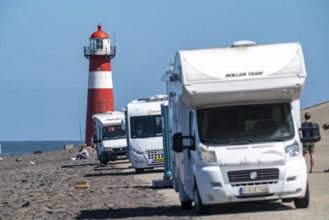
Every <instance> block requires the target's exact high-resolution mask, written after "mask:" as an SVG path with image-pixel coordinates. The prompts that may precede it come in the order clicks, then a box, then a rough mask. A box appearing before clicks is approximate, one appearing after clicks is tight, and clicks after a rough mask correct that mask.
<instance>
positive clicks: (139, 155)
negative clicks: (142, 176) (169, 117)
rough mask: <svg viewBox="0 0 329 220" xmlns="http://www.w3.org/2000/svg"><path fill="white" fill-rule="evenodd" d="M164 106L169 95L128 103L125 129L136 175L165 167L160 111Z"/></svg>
mask: <svg viewBox="0 0 329 220" xmlns="http://www.w3.org/2000/svg"><path fill="white" fill-rule="evenodd" d="M164 103H167V96H164V95H156V96H152V97H150V98H146V99H137V100H134V101H132V102H130V103H128V104H127V107H126V111H125V126H126V134H127V145H128V158H129V160H130V162H131V164H132V165H133V167H134V168H135V170H136V173H141V172H143V171H144V169H148V168H154V167H160V166H164V157H163V142H162V125H161V108H160V106H161V104H164Z"/></svg>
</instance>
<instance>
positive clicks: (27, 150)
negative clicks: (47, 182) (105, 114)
mask: <svg viewBox="0 0 329 220" xmlns="http://www.w3.org/2000/svg"><path fill="white" fill-rule="evenodd" d="M81 143H82V142H81V141H1V140H0V156H1V157H2V158H5V157H14V156H21V155H29V154H34V152H37V151H42V152H51V151H56V150H63V149H64V145H66V144H73V146H74V148H77V147H78V146H79V144H81Z"/></svg>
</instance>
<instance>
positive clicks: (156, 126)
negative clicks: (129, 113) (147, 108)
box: [130, 115, 162, 138]
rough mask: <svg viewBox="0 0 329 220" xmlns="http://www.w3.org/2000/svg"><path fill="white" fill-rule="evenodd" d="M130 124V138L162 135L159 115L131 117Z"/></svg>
mask: <svg viewBox="0 0 329 220" xmlns="http://www.w3.org/2000/svg"><path fill="white" fill-rule="evenodd" d="M130 126H131V129H130V130H131V138H148V137H158V136H162V128H161V115H149V116H138V117H131V118H130Z"/></svg>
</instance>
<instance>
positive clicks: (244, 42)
mask: <svg viewBox="0 0 329 220" xmlns="http://www.w3.org/2000/svg"><path fill="white" fill-rule="evenodd" d="M255 45H256V42H254V41H250V40H240V41H236V42H234V43H233V45H232V46H231V47H247V46H255Z"/></svg>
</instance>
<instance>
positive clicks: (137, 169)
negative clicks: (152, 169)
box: [135, 168, 144, 174]
mask: <svg viewBox="0 0 329 220" xmlns="http://www.w3.org/2000/svg"><path fill="white" fill-rule="evenodd" d="M135 171H136V174H141V173H143V172H144V169H143V168H135Z"/></svg>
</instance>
